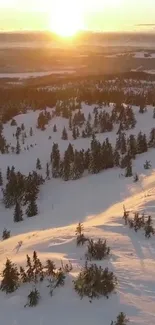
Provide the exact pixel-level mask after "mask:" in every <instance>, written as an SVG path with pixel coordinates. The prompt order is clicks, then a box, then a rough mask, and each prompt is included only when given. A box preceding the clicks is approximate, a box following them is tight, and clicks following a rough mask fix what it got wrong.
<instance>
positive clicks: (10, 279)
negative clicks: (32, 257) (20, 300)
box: [0, 258, 19, 293]
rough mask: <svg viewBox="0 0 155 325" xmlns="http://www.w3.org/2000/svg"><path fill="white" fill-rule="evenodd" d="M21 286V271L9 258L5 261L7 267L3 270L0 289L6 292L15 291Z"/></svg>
mask: <svg viewBox="0 0 155 325" xmlns="http://www.w3.org/2000/svg"><path fill="white" fill-rule="evenodd" d="M18 286H19V273H18V269H17V266H16V265H15V264H13V263H12V262H11V261H10V260H9V259H8V258H7V260H6V263H5V268H4V270H3V272H2V282H1V286H0V289H1V290H2V291H5V292H6V293H12V292H14V291H15V290H16V289H17V288H18Z"/></svg>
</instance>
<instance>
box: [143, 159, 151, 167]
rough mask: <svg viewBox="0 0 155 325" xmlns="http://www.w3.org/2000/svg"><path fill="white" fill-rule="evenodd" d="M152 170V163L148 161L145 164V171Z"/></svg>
mask: <svg viewBox="0 0 155 325" xmlns="http://www.w3.org/2000/svg"><path fill="white" fill-rule="evenodd" d="M150 168H151V163H150V161H148V160H146V161H145V164H144V169H150Z"/></svg>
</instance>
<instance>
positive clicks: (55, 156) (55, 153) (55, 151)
mask: <svg viewBox="0 0 155 325" xmlns="http://www.w3.org/2000/svg"><path fill="white" fill-rule="evenodd" d="M51 163H52V176H53V177H54V178H57V177H59V171H60V152H59V147H58V144H57V143H53V148H52V154H51Z"/></svg>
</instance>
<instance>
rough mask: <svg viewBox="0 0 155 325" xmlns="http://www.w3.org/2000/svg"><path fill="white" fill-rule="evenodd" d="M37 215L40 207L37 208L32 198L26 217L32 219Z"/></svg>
mask: <svg viewBox="0 0 155 325" xmlns="http://www.w3.org/2000/svg"><path fill="white" fill-rule="evenodd" d="M37 214H38V207H37V204H36V201H35V199H34V198H33V197H32V198H31V200H30V202H29V205H28V207H27V209H26V215H27V217H29V218H31V217H34V216H36V215H37Z"/></svg>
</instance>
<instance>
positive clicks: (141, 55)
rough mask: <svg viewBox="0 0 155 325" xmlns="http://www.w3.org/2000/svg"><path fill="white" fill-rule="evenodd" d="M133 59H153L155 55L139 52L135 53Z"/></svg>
mask: <svg viewBox="0 0 155 325" xmlns="http://www.w3.org/2000/svg"><path fill="white" fill-rule="evenodd" d="M147 55H149V56H147ZM133 57H134V58H135V59H154V58H155V53H148V52H144V51H140V52H135V53H134V56H133Z"/></svg>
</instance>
